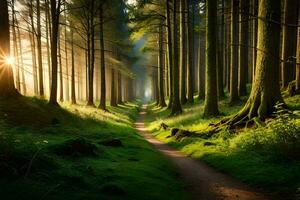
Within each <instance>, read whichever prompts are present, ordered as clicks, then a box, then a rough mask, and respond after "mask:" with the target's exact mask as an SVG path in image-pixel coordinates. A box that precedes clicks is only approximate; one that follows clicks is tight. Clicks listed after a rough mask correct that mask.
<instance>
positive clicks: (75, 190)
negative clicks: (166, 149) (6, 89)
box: [0, 97, 187, 200]
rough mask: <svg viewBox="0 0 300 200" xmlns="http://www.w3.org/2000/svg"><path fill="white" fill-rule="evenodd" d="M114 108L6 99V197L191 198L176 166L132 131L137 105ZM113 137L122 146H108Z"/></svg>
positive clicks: (1, 167) (2, 156) (1, 147)
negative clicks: (105, 110)
mask: <svg viewBox="0 0 300 200" xmlns="http://www.w3.org/2000/svg"><path fill="white" fill-rule="evenodd" d="M108 110H109V112H103V111H101V110H99V109H96V108H90V107H85V106H73V105H69V104H66V103H64V104H62V105H61V107H58V108H56V107H52V106H49V105H48V104H47V102H46V101H43V100H38V99H35V98H25V97H21V98H18V99H9V100H8V99H2V100H0V115H1V116H5V117H3V118H2V120H1V121H0V138H1V139H0V152H1V153H0V174H1V177H2V178H1V179H0V187H1V190H0V196H1V198H3V199H9V200H11V199H24V200H27V199H53V200H56V199H72V200H76V199H78V200H79V199H91V200H92V199H187V195H186V194H185V192H184V190H183V186H184V185H183V184H182V183H180V180H179V179H178V178H177V174H176V172H175V171H174V170H173V167H172V166H171V165H170V164H169V162H167V161H166V160H165V159H164V158H163V157H162V156H161V155H160V154H159V153H158V152H157V151H155V150H154V149H153V148H152V146H151V145H149V144H148V143H147V142H146V141H145V140H144V139H143V138H142V137H141V136H139V135H138V134H137V133H136V132H135V130H134V129H133V128H132V124H133V122H134V120H135V118H136V116H137V113H138V109H137V104H125V105H122V106H119V107H117V108H111V107H108ZM53 119H55V123H53ZM111 138H118V139H120V140H121V141H122V146H121V147H113V146H105V145H101V144H100V142H101V141H104V140H107V139H111ZM74 141H75V142H74ZM79 144H80V145H79ZM74 145H75V146H74ZM57 152H59V153H57ZM66 152H67V154H64V153H66ZM70 152H71V153H70ZM60 153H62V154H60ZM2 174H5V176H2ZM107 185H108V186H107ZM103 188H104V189H103ZM105 188H106V189H105ZM111 191H117V193H119V195H114V194H112V193H111Z"/></svg>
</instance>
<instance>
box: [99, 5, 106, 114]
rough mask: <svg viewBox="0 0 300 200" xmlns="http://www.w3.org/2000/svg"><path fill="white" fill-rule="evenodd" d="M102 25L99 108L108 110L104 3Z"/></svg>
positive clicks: (100, 16)
mask: <svg viewBox="0 0 300 200" xmlns="http://www.w3.org/2000/svg"><path fill="white" fill-rule="evenodd" d="M99 9H100V10H99V19H100V20H99V21H100V22H99V23H100V24H99V25H100V76H101V86H100V88H101V97H100V105H99V108H100V109H102V110H106V77H105V54H104V30H103V23H104V20H103V4H101V5H100V8H99Z"/></svg>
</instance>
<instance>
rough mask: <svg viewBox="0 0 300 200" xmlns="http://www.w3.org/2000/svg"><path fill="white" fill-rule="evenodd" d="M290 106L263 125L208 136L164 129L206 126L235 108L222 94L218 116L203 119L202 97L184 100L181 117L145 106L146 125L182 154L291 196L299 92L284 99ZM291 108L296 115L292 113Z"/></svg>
mask: <svg viewBox="0 0 300 200" xmlns="http://www.w3.org/2000/svg"><path fill="white" fill-rule="evenodd" d="M285 100H286V102H287V104H288V106H289V107H290V109H291V110H290V111H288V112H290V113H286V112H287V110H284V111H282V110H281V111H282V112H281V111H280V109H279V111H278V113H274V114H275V115H276V116H277V117H276V118H275V119H273V120H270V121H268V122H267V123H266V124H267V125H266V126H261V127H258V128H247V129H242V130H238V131H237V132H232V131H229V130H223V131H222V132H219V133H218V134H215V135H214V136H213V137H211V138H207V139H204V138H200V137H185V138H183V139H181V140H176V139H175V138H174V137H170V135H171V133H170V130H163V129H162V128H161V127H160V125H161V123H162V122H163V123H165V124H167V125H168V126H170V127H171V128H174V127H175V128H180V129H183V130H189V131H197V130H203V129H204V130H205V129H206V128H208V127H209V124H211V123H216V122H218V121H219V120H220V119H222V118H223V117H224V116H229V115H232V114H235V113H237V111H238V110H239V109H241V106H242V105H243V102H241V103H240V104H239V105H235V106H229V105H228V104H227V101H226V99H225V100H222V101H221V102H220V110H221V112H222V115H221V116H219V117H217V118H204V117H203V116H202V113H203V102H198V103H196V104H195V105H185V106H184V113H183V114H182V115H180V116H176V117H169V116H168V113H169V111H168V110H167V109H160V108H157V107H156V106H155V105H154V104H150V105H149V110H148V116H147V127H148V130H149V131H151V132H152V133H153V134H154V135H155V136H156V137H157V138H158V139H160V140H162V141H164V142H166V143H168V144H170V145H171V146H173V147H175V148H177V149H179V150H181V151H182V152H184V153H185V154H187V155H189V156H191V157H194V158H196V159H200V160H202V161H205V162H206V163H208V164H209V165H212V166H213V167H215V168H217V169H218V170H220V171H223V172H226V173H228V174H230V175H232V176H234V177H236V178H238V179H240V180H241V181H244V182H246V183H248V184H251V185H253V186H255V187H262V188H264V189H265V190H268V191H270V192H272V193H277V194H278V195H282V196H285V198H286V199H289V198H290V199H293V198H295V195H296V193H297V191H298V192H299V190H300V157H299V156H300V118H299V114H298V112H299V105H300V98H299V96H296V97H292V98H287V99H285ZM293 113H294V114H293Z"/></svg>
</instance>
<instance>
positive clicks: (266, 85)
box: [223, 0, 283, 126]
mask: <svg viewBox="0 0 300 200" xmlns="http://www.w3.org/2000/svg"><path fill="white" fill-rule="evenodd" d="M280 4H281V3H280V1H274V0H260V3H259V12H258V45H257V49H259V50H258V52H257V60H256V73H255V74H256V75H255V79H254V82H253V86H252V91H251V94H250V96H249V99H248V101H247V103H246V105H245V106H244V108H243V109H241V111H240V112H239V113H238V114H236V115H235V116H233V117H232V118H230V119H228V120H224V121H223V122H224V123H227V125H229V126H237V125H245V124H247V123H248V122H250V121H251V120H253V118H255V117H258V118H259V119H261V120H264V119H266V118H267V117H268V116H270V115H271V114H272V113H273V111H274V110H275V104H276V103H277V102H283V99H282V96H281V93H280V84H279V65H280V63H279V59H278V57H279V52H280V50H279V46H280V45H279V44H280V23H278V22H280V21H281V5H280ZM266 19H268V20H266Z"/></svg>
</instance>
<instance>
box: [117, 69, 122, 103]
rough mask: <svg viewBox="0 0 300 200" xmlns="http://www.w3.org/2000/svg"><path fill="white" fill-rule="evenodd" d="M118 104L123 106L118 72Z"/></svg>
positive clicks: (120, 79)
mask: <svg viewBox="0 0 300 200" xmlns="http://www.w3.org/2000/svg"><path fill="white" fill-rule="evenodd" d="M117 100H118V104H123V92H122V75H121V72H120V71H118V99H117Z"/></svg>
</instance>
